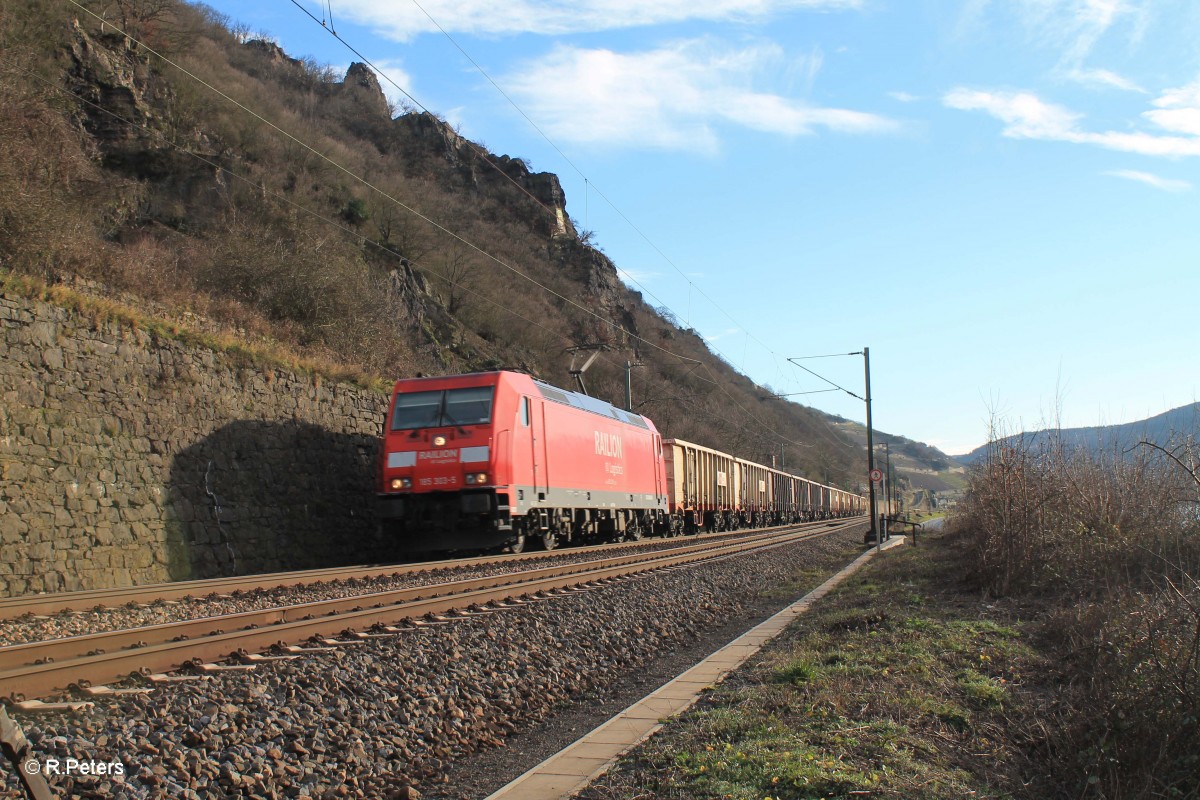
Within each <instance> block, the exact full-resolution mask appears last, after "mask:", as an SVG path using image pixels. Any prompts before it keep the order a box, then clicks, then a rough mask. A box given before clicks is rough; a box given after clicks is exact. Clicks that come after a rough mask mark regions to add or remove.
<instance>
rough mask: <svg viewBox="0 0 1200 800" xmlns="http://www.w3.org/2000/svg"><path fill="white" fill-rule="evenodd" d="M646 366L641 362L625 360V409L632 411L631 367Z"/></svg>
mask: <svg viewBox="0 0 1200 800" xmlns="http://www.w3.org/2000/svg"><path fill="white" fill-rule="evenodd" d="M644 366H646V365H645V364H643V363H642V362H640V361H639V362H637V363H636V364H634V363H633V362H631V361H629V360H626V361H625V410H626V411H633V378H632V375H633V368H634V367H644Z"/></svg>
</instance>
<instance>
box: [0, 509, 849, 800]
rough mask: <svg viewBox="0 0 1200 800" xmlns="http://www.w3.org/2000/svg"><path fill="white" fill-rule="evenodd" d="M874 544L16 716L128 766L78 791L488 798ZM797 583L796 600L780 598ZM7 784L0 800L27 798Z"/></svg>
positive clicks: (673, 578)
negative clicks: (782, 589) (80, 709)
mask: <svg viewBox="0 0 1200 800" xmlns="http://www.w3.org/2000/svg"><path fill="white" fill-rule="evenodd" d="M861 536H862V529H861V526H852V527H851V528H849V529H847V530H845V531H841V532H837V533H835V534H833V535H831V536H827V537H824V538H822V539H819V540H816V541H810V542H803V543H799V544H793V545H787V546H783V547H779V548H775V549H772V550H769V551H766V552H762V553H758V554H753V555H748V556H745V557H739V558H731V559H726V560H721V561H718V562H715V563H710V564H706V565H703V566H699V567H690V568H687V569H678V570H673V571H669V572H661V573H655V574H651V575H648V576H642V577H639V578H636V579H633V580H628V581H625V582H622V583H619V584H616V585H612V586H606V587H603V588H599V589H595V590H592V591H588V592H580V593H575V594H568V595H565V596H561V597H555V598H552V599H548V600H544V601H539V602H531V603H528V604H526V605H523V606H521V607H518V608H515V609H509V610H505V611H500V612H496V613H493V614H488V615H483V616H477V617H470V618H466V619H463V620H460V621H455V622H452V623H449V624H446V625H442V626H435V627H429V628H423V629H420V630H415V631H411V632H405V633H401V634H398V635H396V636H392V637H388V638H380V639H373V640H368V641H366V642H365V643H363V644H358V645H351V646H347V647H344V648H339V649H337V650H335V651H331V652H327V653H320V654H313V655H311V656H305V657H303V658H300V659H296V660H291V661H277V662H270V663H267V664H264V665H261V666H259V668H258V669H256V670H255V671H253V672H249V673H221V674H218V675H215V676H210V677H209V678H208V679H206V680H201V681H196V682H186V683H178V684H173V685H171V686H169V687H165V688H159V689H157V690H156V691H155V692H153V693H152V694H149V695H133V696H121V697H115V698H108V699H102V700H100V701H99V702H97V705H96V707H95V708H94V709H93V710H92V711H91V712H90V713H87V714H82V715H77V716H63V715H47V716H24V715H16V717H17V720H18V722H19V723H20V724H22V726H23V727H24V728H25V730H26V734H27V735H28V737H29V739H30V741H31V742H32V744H33V748H34V752H35V754H36V755H37V756H38V757H39V758H41V759H43V760H44V759H45V758H47V757H56V758H58V759H60V761H63V762H65V761H66V759H68V758H71V759H77V760H79V761H98V762H112V761H116V762H120V763H121V764H122V765H123V766H124V770H125V774H124V775H120V776H89V777H82V776H58V777H55V778H52V781H51V782H52V785H53V786H54V787H55V788H56V789H57V790H58V791H60V792H62V793H63V794H64V796H71V795H72V794H74V795H76V796H80V797H114V798H115V797H120V798H125V797H129V798H149V797H185V798H198V797H261V798H283V797H330V798H337V797H365V798H389V797H404V798H411V797H415V796H417V795H418V794H419V795H420V796H423V797H426V798H433V797H437V798H472V797H483V796H485V795H486V794H488V793H489V792H490V791H492V790H494V789H495V788H498V787H499V786H501V785H503V784H504V783H506V782H507V781H508V780H511V779H512V778H514V777H516V776H517V775H519V774H521V773H522V772H524V771H525V770H526V769H528V768H529V767H531V766H533V765H534V764H536V763H538V762H539V761H540V760H541V759H542V758H544V757H545V756H547V755H550V754H552V753H553V752H556V751H557V750H558V749H560V748H561V747H562V746H564V745H566V744H568V743H570V742H571V741H573V740H574V739H575V738H577V737H578V736H579V735H581V734H582V733H584V732H586V731H587V730H590V729H591V728H592V727H594V726H595V725H597V724H599V723H600V722H603V721H604V719H607V718H608V716H611V714H612V713H614V712H615V711H618V710H620V709H621V708H624V707H625V706H626V705H628V704H629V703H630V702H632V701H633V700H636V699H638V698H640V697H641V696H643V695H644V694H646V693H647V692H648V691H650V690H651V689H653V688H654V687H655V686H657V685H659V684H660V683H661V682H662V681H664V680H666V679H668V678H670V677H672V676H673V675H675V674H677V673H678V672H680V671H682V670H683V669H686V668H687V667H689V666H691V664H693V663H695V662H696V661H697V660H699V659H700V658H702V657H703V656H704V655H706V654H707V653H709V652H711V651H712V650H714V649H716V647H719V646H720V645H721V644H724V643H725V642H726V641H728V640H729V639H730V638H732V636H733V635H735V634H736V633H738V632H740V631H742V630H745V629H746V628H747V627H750V626H751V625H752V624H754V623H755V622H757V621H758V620H759V619H761V618H763V617H765V616H767V615H768V614H770V613H772V612H773V611H775V610H777V609H778V608H781V607H782V606H784V605H786V604H787V603H789V602H791V601H792V600H794V599H795V598H796V597H798V596H799V595H800V594H803V592H804V591H807V590H808V589H810V588H812V587H813V586H816V585H817V584H818V583H820V581H821V580H823V579H824V578H825V577H827V575H828V574H830V573H832V572H833V571H834V570H835V569H837V568H838V567H840V566H842V565H844V564H845V563H846V562H848V561H849V560H850V559H851V558H853V556H854V555H856V554H857V552H858V551H859V550H861V544H859V543H861ZM856 545H857V546H856ZM781 585H789V586H790V587H791V589H792V591H788V592H786V593H775V594H773V595H772V596H769V597H766V596H764V593H763V591H764V589H767V588H769V587H773V586H775V587H778V586H781ZM546 720H548V722H546V724H539V723H542V722H543V721H546ZM5 774H6V783H5V785H4V787H5V788H4V790H3V792H2V793H0V796H3V797H20V796H21V794H20V790H19V788H18V787H17V784H16V780H15V777H14V776H12V775H11V774H10V772H9V771H6V773H5Z"/></svg>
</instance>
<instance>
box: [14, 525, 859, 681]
mask: <svg viewBox="0 0 1200 800" xmlns="http://www.w3.org/2000/svg"><path fill="white" fill-rule="evenodd" d="M853 522H854V521H846V522H843V523H833V524H831V523H828V522H821V523H807V524H804V525H800V526H788V527H784V528H777V529H771V530H768V531H765V532H764V531H760V532H757V533H756V534H751V535H748V536H740V537H735V538H734V539H733V540H732V541H730V540H729V539H728V538H725V537H705V538H704V539H703V540H702V541H696V540H694V539H689V540H687V543H686V544H682V545H680V546H678V547H674V548H670V549H669V550H665V551H664V550H656V551H652V552H648V553H647V552H640V553H632V552H622V553H615V554H613V555H611V556H606V557H601V558H598V559H595V560H593V561H588V562H582V563H580V562H574V563H569V564H557V565H549V566H545V567H539V568H534V569H529V570H524V571H521V572H516V573H509V574H505V575H492V576H488V577H482V578H473V579H468V580H460V581H451V582H448V583H442V584H437V585H432V586H430V585H426V586H419V587H407V588H401V589H393V590H389V591H382V592H374V593H370V594H364V595H358V596H354V597H348V598H335V599H331V600H324V601H318V602H310V603H302V604H299V605H294V606H281V607H277V608H272V609H264V610H257V611H249V612H244V613H237V614H230V615H224V616H217V617H206V618H201V619H195V620H185V621H181V622H173V623H167V624H162V625H153V626H147V627H141V628H133V629H129V630H124V631H109V632H105V633H97V634H92V635H87V636H75V637H67V638H63V639H53V640H48V641H42V642H31V643H26V644H19V645H11V646H8V647H2V648H0V686H3V687H4V690H5V692H6V693H8V694H9V696H10V698H11V699H14V700H19V699H23V698H33V697H44V696H47V695H50V694H54V693H57V692H62V691H64V690H67V689H69V688H70V687H72V686H76V687H82V688H83V689H84V690H86V689H87V687H88V686H89V685H93V686H94V685H96V684H104V683H106V682H108V681H113V680H115V679H118V678H121V677H123V676H126V675H128V674H130V673H133V672H140V673H143V674H145V673H164V672H168V671H171V670H176V669H179V668H181V667H183V666H186V665H189V664H202V663H207V662H213V661H217V660H221V659H225V658H228V657H230V656H233V657H234V658H236V659H238V660H239V661H241V662H243V664H245V663H247V662H249V663H252V662H253V661H254V659H255V658H261V657H262V656H254V655H251V654H253V653H257V652H261V651H263V650H268V649H271V648H276V649H281V650H283V651H285V652H286V651H287V650H288V649H289V648H291V649H293V650H295V649H297V646H298V644H299V643H302V642H306V641H312V640H313V639H314V638H315V639H318V640H321V641H320V643H319V644H320V645H321V646H341V645H349V644H351V643H353V642H355V641H362V640H364V639H368V638H371V637H375V636H389V635H397V634H399V633H401V632H402V630H403V629H399V628H395V627H391V626H394V625H397V624H400V623H402V622H403V621H405V620H412V619H415V618H420V617H426V616H429V615H442V614H447V613H450V612H454V611H461V610H463V609H469V610H467V611H466V612H465V613H468V614H469V613H489V612H491V611H497V610H501V609H503V608H505V607H511V605H513V604H514V603H517V604H519V603H523V602H528V600H516V601H514V600H513V598H518V597H526V598H530V597H532V598H534V599H544V598H546V597H548V596H550V595H549V593H551V592H556V591H559V592H561V591H572V590H574V591H580V590H587V589H589V588H599V587H601V586H603V585H606V583H607V582H610V581H613V580H617V579H622V578H629V577H631V576H635V575H637V574H639V573H648V572H652V571H657V570H663V569H670V568H673V567H679V566H683V565H687V564H692V563H696V562H701V561H705V562H707V561H713V560H717V559H722V558H729V557H733V556H736V555H741V554H745V553H750V552H755V551H759V550H762V549H765V548H772V547H778V546H781V545H783V544H788V543H791V542H795V541H800V540H803V539H807V538H816V537H818V536H821V535H824V534H827V533H831V532H833V531H837V530H841V529H842V528H843V527H844V526H845V525H846V524H853ZM607 549H608V550H609V551H610V552H611V550H612V548H607ZM543 555H544V554H543ZM518 558H521V557H518ZM522 560H524V559H522ZM454 563H456V564H457V563H460V562H454ZM411 566H413V567H414V568H421V567H423V568H424V569H425V570H428V569H429V568H430V565H428V564H426V565H411ZM321 572H328V571H321ZM376 574H378V573H376ZM260 577H261V576H260ZM273 577H274V576H273ZM205 583H210V582H205ZM279 585H286V584H279ZM333 636H343V637H348V638H343V639H341V640H329V639H328V637H333ZM300 649H302V648H300ZM209 668H210V669H212V668H216V667H211V666H210V667H209Z"/></svg>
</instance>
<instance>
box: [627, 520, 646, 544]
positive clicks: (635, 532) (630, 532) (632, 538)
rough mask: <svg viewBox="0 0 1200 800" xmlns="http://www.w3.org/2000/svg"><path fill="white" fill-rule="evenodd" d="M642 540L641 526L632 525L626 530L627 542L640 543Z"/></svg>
mask: <svg viewBox="0 0 1200 800" xmlns="http://www.w3.org/2000/svg"><path fill="white" fill-rule="evenodd" d="M641 540H642V528H641V526H640V525H637V524H634V525H630V526H629V527H627V528H626V529H625V541H627V542H640V541H641Z"/></svg>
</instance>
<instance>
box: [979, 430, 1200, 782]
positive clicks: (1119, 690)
mask: <svg viewBox="0 0 1200 800" xmlns="http://www.w3.org/2000/svg"><path fill="white" fill-rule="evenodd" d="M994 433H995V431H994ZM1198 510H1200V480H1197V471H1196V458H1195V446H1194V442H1193V441H1192V440H1190V439H1181V440H1179V441H1177V442H1175V443H1174V444H1172V445H1169V446H1164V445H1159V444H1150V443H1146V442H1143V443H1141V444H1140V445H1138V446H1136V447H1133V448H1126V449H1120V448H1117V447H1110V448H1108V449H1106V450H1102V451H1100V452H1094V451H1085V450H1082V449H1074V450H1072V449H1068V448H1065V447H1064V446H1063V445H1062V443H1061V439H1060V438H1059V437H1058V436H1056V435H1054V434H1053V433H1052V434H1051V435H1049V436H1037V437H1032V438H1031V437H1025V438H1020V437H1018V438H1015V439H1014V438H1013V437H1001V436H994V437H993V442H992V444H991V445H989V449H988V453H987V458H986V461H985V463H984V464H983V465H982V466H981V467H979V468H978V469H977V470H976V472H975V473H974V475H973V476H972V477H971V480H970V486H969V489H968V492H967V494H966V498H965V501H964V503H963V504H962V506H961V513H960V515H959V517H958V519H957V521H956V522H957V525H958V527H959V528H960V530H961V531H962V533H963V534H964V536H965V537H966V539H967V541H968V542H969V543H970V544H971V546H972V548H973V552H974V555H975V569H976V572H977V576H978V577H979V579H980V581H981V583H982V585H983V586H984V587H986V588H987V589H988V590H990V591H991V592H993V593H997V594H1019V593H1023V592H1032V593H1036V594H1038V595H1040V596H1041V597H1042V598H1043V599H1044V600H1046V601H1048V602H1049V603H1050V605H1051V607H1052V608H1056V609H1058V610H1057V611H1055V612H1053V613H1052V614H1051V616H1050V618H1049V619H1048V621H1047V622H1046V623H1045V625H1044V626H1043V631H1044V635H1045V639H1046V642H1047V644H1048V646H1049V647H1051V648H1052V649H1053V650H1055V651H1056V652H1057V653H1058V655H1059V657H1060V659H1061V664H1062V670H1063V688H1062V697H1061V702H1062V705H1063V712H1064V713H1063V720H1064V721H1063V723H1062V724H1060V725H1056V726H1053V730H1051V731H1049V733H1048V735H1049V737H1050V739H1051V741H1049V742H1048V743H1047V747H1046V751H1047V752H1048V753H1049V754H1050V756H1049V758H1050V761H1051V762H1052V763H1051V766H1052V767H1053V769H1052V770H1051V775H1052V777H1051V778H1050V779H1049V783H1050V784H1052V785H1053V791H1055V792H1057V793H1060V794H1062V795H1063V796H1072V795H1077V796H1078V795H1085V794H1086V795H1087V796H1095V797H1105V798H1125V797H1160V796H1162V797H1167V796H1171V797H1174V796H1180V797H1183V796H1196V793H1197V792H1200V779H1198V777H1197V776H1200V732H1198V731H1200V728H1198V720H1200V581H1198V580H1197V576H1200V515H1198Z"/></svg>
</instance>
